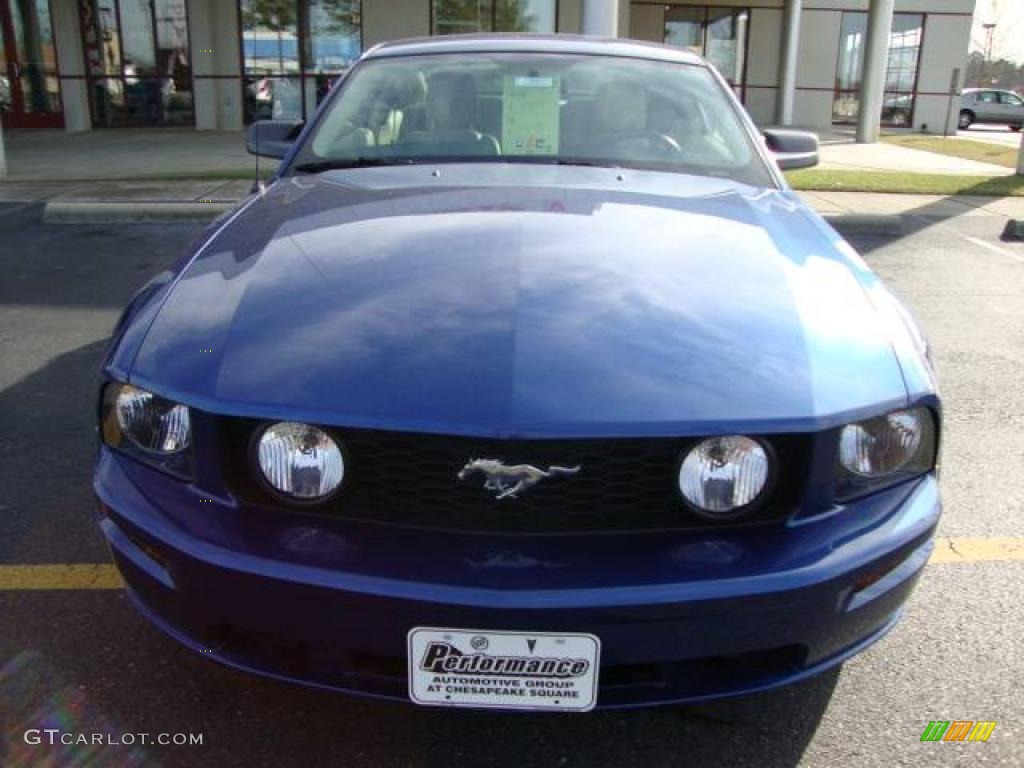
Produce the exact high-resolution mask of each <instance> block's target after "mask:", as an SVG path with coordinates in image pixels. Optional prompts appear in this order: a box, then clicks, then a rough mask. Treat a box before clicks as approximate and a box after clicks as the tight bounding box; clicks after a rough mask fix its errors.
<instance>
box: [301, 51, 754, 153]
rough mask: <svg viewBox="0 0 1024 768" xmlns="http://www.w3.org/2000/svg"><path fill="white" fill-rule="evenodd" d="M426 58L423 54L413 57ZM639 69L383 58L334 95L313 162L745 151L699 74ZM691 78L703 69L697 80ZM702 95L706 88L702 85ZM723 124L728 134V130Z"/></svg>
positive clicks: (315, 143) (742, 139)
mask: <svg viewBox="0 0 1024 768" xmlns="http://www.w3.org/2000/svg"><path fill="white" fill-rule="evenodd" d="M422 58H423V59H426V58H427V57H422ZM652 69H653V70H656V69H657V68H656V67H654V66H652V67H650V68H649V69H646V68H643V67H630V66H620V67H614V66H613V67H608V66H607V65H605V66H603V67H602V66H598V64H597V63H595V62H591V61H582V62H577V63H570V64H567V65H562V66H551V65H548V66H532V67H531V66H529V65H523V64H517V65H516V66H514V67H512V66H501V65H497V64H493V63H489V64H486V65H481V64H478V63H476V62H474V64H473V65H466V64H461V65H460V64H459V63H455V62H449V63H430V62H426V61H423V62H422V63H415V64H411V63H406V62H402V63H387V62H386V63H385V66H383V67H381V68H380V71H379V72H367V73H365V75H364V76H363V78H364V80H358V79H357V81H356V83H355V84H354V86H353V87H352V88H351V91H350V92H349V93H346V92H345V91H344V90H343V91H342V93H341V94H339V98H338V99H336V102H335V105H334V107H333V108H332V109H331V110H330V111H329V113H328V115H327V116H326V117H325V119H324V120H323V123H322V125H321V127H320V129H319V131H318V133H317V135H316V136H315V138H314V141H313V150H314V151H315V153H316V155H317V156H319V157H320V158H327V159H331V158H344V157H350V156H352V157H361V158H365V157H371V158H372V157H396V158H398V157H400V158H434V157H438V158H477V157H479V158H483V157H489V156H490V157H498V156H506V157H517V158H518V157H525V156H538V157H537V158H536V159H542V158H543V156H545V155H556V156H558V157H559V158H578V159H598V160H610V161H615V160H621V161H624V162H625V161H630V162H640V163H644V162H649V163H654V164H658V163H667V164H680V165H696V166H706V167H709V168H714V167H718V166H721V167H724V168H736V167H738V166H743V165H746V164H747V163H749V162H750V158H751V153H750V151H749V145H748V142H747V139H746V137H744V136H742V131H741V130H740V129H739V125H738V122H737V121H736V119H735V116H734V115H723V114H722V113H723V111H728V110H729V105H728V102H727V101H726V100H725V98H723V97H722V96H720V95H719V94H715V93H713V92H712V95H713V96H715V98H709V97H708V95H707V94H705V93H703V92H702V90H701V86H704V87H705V88H706V86H708V85H712V86H714V83H713V82H711V78H710V75H708V73H707V72H706V71H705V70H701V69H698V68H696V67H685V69H689V70H693V71H694V72H693V73H686V74H687V75H689V76H688V77H678V78H673V77H671V75H672V74H673V72H672V71H669V72H668V73H667V75H668V76H660V77H659V76H654V77H652V76H651V72H650V70H652ZM694 73H700V74H701V75H704V76H705V77H704V78H697V77H695V76H694ZM708 90H710V89H708ZM730 131H731V134H730Z"/></svg>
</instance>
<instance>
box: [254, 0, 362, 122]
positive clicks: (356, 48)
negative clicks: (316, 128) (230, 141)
mask: <svg viewBox="0 0 1024 768" xmlns="http://www.w3.org/2000/svg"><path fill="white" fill-rule="evenodd" d="M239 7H240V9H241V17H242V58H243V61H244V64H245V121H246V122H247V123H248V122H252V121H253V120H261V119H266V118H276V119H298V120H301V119H304V118H305V117H306V116H307V115H309V114H310V113H311V112H312V111H313V110H314V109H316V105H317V104H318V103H319V102H320V100H321V99H322V98H323V97H324V96H325V95H326V94H327V92H328V91H329V90H330V88H331V86H332V85H333V83H334V80H335V79H336V78H337V77H338V75H340V74H342V73H344V72H345V71H346V70H347V69H348V68H349V67H350V66H352V64H353V63H354V62H355V61H356V59H358V58H359V55H360V54H361V53H362V6H361V3H360V0H240V4H239Z"/></svg>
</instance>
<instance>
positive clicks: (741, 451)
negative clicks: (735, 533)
mask: <svg viewBox="0 0 1024 768" xmlns="http://www.w3.org/2000/svg"><path fill="white" fill-rule="evenodd" d="M769 469H770V467H769V461H768V454H767V453H766V452H765V449H764V447H763V446H762V445H761V444H760V443H759V442H757V441H756V440H753V439H751V438H749V437H744V436H742V435H729V436H725V437H712V438H709V439H707V440H704V441H702V442H700V443H698V444H697V445H696V446H694V447H693V448H692V449H691V450H690V452H689V453H688V454H687V455H686V458H685V459H683V463H682V464H681V465H680V467H679V491H680V493H682V494H683V498H684V499H686V501H688V502H689V503H690V504H691V505H692V506H693V507H694V508H696V510H697V511H698V512H701V513H703V514H705V515H706V516H708V517H711V518H717V519H727V518H729V517H733V516H735V515H736V514H738V513H739V512H740V511H742V510H743V509H744V508H745V507H747V506H749V505H750V504H751V503H753V502H754V501H755V500H756V499H757V498H758V497H759V496H760V495H761V493H762V492H763V491H764V489H765V487H766V486H767V484H768V477H769Z"/></svg>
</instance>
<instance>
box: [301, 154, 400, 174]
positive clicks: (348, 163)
mask: <svg viewBox="0 0 1024 768" xmlns="http://www.w3.org/2000/svg"><path fill="white" fill-rule="evenodd" d="M416 162H417V161H416V159H415V158H411V157H346V158H344V159H342V160H323V161H321V162H319V163H301V164H299V165H296V166H295V170H296V171H298V172H299V173H323V172H324V171H335V170H339V169H345V168H375V167H379V166H383V165H413V164H414V163H416Z"/></svg>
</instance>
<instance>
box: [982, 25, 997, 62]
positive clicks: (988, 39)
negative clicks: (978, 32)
mask: <svg viewBox="0 0 1024 768" xmlns="http://www.w3.org/2000/svg"><path fill="white" fill-rule="evenodd" d="M981 28H982V29H984V30H985V63H986V64H991V63H992V38H993V37H995V33H996V23H995V22H994V21H990V22H989V23H987V24H982V25H981Z"/></svg>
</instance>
